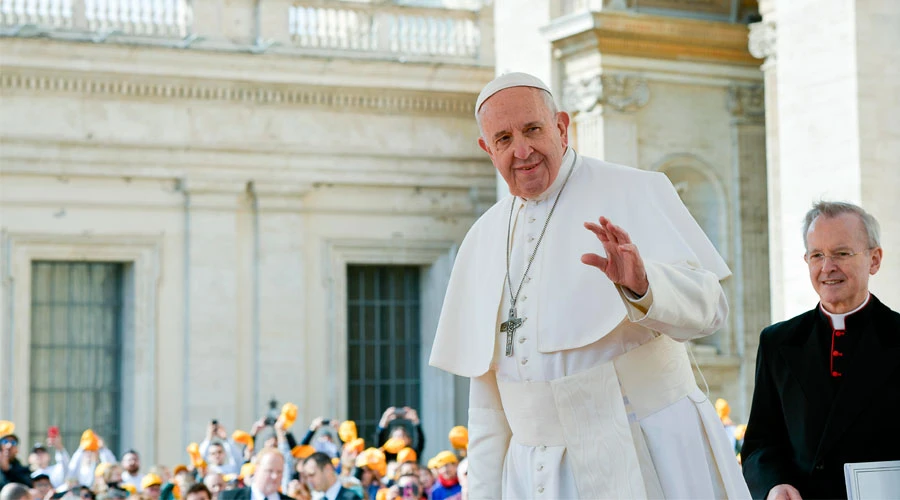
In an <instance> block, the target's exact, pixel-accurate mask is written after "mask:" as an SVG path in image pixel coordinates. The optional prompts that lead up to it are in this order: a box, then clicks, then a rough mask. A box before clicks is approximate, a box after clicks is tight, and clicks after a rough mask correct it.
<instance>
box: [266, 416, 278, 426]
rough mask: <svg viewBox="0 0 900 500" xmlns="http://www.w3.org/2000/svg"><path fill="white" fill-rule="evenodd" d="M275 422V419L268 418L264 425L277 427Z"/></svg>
mask: <svg viewBox="0 0 900 500" xmlns="http://www.w3.org/2000/svg"><path fill="white" fill-rule="evenodd" d="M275 420H276V419H275V417H266V419H265V420H263V423H264V424H266V425H275Z"/></svg>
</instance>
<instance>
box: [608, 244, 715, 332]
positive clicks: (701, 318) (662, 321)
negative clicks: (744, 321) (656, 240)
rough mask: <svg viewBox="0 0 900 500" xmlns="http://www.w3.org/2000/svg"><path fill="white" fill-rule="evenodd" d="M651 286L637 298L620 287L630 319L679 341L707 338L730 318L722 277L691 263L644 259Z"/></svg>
mask: <svg viewBox="0 0 900 500" xmlns="http://www.w3.org/2000/svg"><path fill="white" fill-rule="evenodd" d="M644 267H645V268H646V271H647V280H648V281H649V282H650V289H649V290H648V291H647V293H646V294H645V295H644V297H642V298H641V299H638V300H635V299H633V298H631V297H630V296H629V293H628V291H627V290H624V289H623V288H622V287H619V286H617V287H616V289H617V290H618V291H619V295H620V296H621V297H622V302H623V303H624V304H625V309H626V310H627V311H628V319H629V320H630V321H631V322H632V323H636V324H638V325H641V326H645V327H647V328H649V329H651V330H654V331H657V332H660V333H663V334H665V335H668V336H670V337H672V338H673V339H675V340H678V341H682V342H684V341H686V340H691V339H694V338H698V337H705V336H707V335H710V334H712V333H714V332H715V331H716V330H718V329H719V328H721V327H722V325H723V324H724V323H725V319H726V318H728V300H727V299H726V297H725V291H724V290H722V286H721V285H720V284H719V278H718V277H717V276H716V275H715V274H713V273H712V272H710V271H706V270H704V269H699V268H697V267H694V266H691V265H689V264H664V263H662V262H654V261H649V260H645V261H644Z"/></svg>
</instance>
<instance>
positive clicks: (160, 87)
mask: <svg viewBox="0 0 900 500" xmlns="http://www.w3.org/2000/svg"><path fill="white" fill-rule="evenodd" d="M0 90H2V91H3V92H4V93H6V92H10V91H13V92H29V93H58V94H78V95H90V96H100V97H109V98H114V99H122V98H126V99H152V100H160V99H163V100H198V101H207V102H229V103H238V104H256V105H275V106H303V107H317V108H336V109H341V110H355V111H362V112H368V113H372V112H375V113H386V114H428V115H453V116H465V117H470V116H471V114H472V109H473V107H474V105H475V96H474V95H470V94H465V93H447V92H440V93H437V92H436V93H431V92H425V91H410V90H400V89H377V88H351V87H343V88H342V87H326V86H314V85H293V84H285V83H270V82H238V81H222V80H201V79H184V80H180V79H176V78H170V77H158V76H151V75H139V76H137V75H108V74H97V73H75V72H72V73H60V72H44V71H42V70H32V69H7V70H5V71H4V73H3V74H2V75H0Z"/></svg>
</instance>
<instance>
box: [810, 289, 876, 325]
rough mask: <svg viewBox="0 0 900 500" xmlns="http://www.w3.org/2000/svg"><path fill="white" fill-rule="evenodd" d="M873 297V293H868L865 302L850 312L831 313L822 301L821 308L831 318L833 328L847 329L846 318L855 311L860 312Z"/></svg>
mask: <svg viewBox="0 0 900 500" xmlns="http://www.w3.org/2000/svg"><path fill="white" fill-rule="evenodd" d="M871 298H872V294H871V293H868V294H866V300H864V301H863V303H862V304H860V305H859V307H857V308H856V309H854V310H852V311H850V312H845V313H843V314H835V313H830V312H828V311H826V310H825V306H823V305H822V304H821V303H819V309H821V310H822V312H823V313H825V316H828V318H830V319H831V328H833V329H835V330H845V329H846V328H845V326H846V323H845V321H844V320H845V319H847V316H850V315H851V314H853V313H855V312H859V311H860V309H862V308H863V307H866V305H867V304H868V303H869V299H871Z"/></svg>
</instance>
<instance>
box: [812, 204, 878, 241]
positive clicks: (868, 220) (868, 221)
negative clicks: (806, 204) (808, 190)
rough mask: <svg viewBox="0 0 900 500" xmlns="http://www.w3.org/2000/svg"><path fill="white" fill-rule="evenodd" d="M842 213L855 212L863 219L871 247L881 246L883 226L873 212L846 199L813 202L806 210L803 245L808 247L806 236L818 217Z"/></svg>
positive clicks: (830, 216) (831, 216)
mask: <svg viewBox="0 0 900 500" xmlns="http://www.w3.org/2000/svg"><path fill="white" fill-rule="evenodd" d="M842 214H855V215H857V216H858V217H859V218H860V220H862V223H863V227H865V229H866V239H867V240H868V248H869V249H872V248H877V247H880V246H881V227H880V226H879V225H878V221H877V220H875V217H873V216H872V214H870V213H869V212H866V211H865V210H863V208H862V207H860V206H858V205H854V204H853V203H847V202H845V201H819V202H817V203H815V204H813V207H812V209H810V211H809V212H806V217H805V218H804V219H803V247H804V248H806V236H807V234H808V233H809V227H810V226H812V223H813V221H814V220H816V217H819V216H820V215H821V216H823V217H828V218H829V219H831V218H834V217H837V216H839V215H842Z"/></svg>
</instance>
